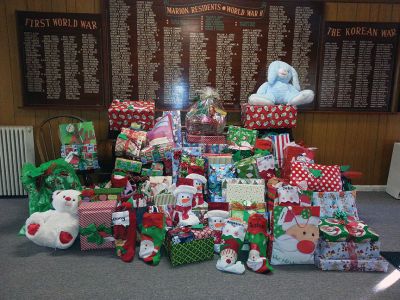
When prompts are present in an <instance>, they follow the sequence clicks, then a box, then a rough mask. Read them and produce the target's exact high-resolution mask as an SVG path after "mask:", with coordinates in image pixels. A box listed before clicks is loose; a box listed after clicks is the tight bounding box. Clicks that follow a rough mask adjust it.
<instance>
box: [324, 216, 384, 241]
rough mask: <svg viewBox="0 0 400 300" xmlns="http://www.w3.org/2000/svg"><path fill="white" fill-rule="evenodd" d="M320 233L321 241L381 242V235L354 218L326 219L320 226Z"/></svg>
mask: <svg viewBox="0 0 400 300" xmlns="http://www.w3.org/2000/svg"><path fill="white" fill-rule="evenodd" d="M319 232H320V236H321V239H323V240H325V241H329V242H340V241H354V242H356V243H366V242H375V241H378V240H379V235H378V234H377V233H376V232H375V231H373V230H372V229H370V228H369V226H368V225H367V224H365V223H364V222H362V221H358V220H356V219H355V218H352V217H344V218H341V219H338V218H324V219H322V220H321V223H320V224H319Z"/></svg>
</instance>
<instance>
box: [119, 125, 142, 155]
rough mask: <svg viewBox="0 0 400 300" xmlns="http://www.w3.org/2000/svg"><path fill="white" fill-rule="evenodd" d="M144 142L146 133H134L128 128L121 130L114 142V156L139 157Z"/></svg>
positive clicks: (134, 131)
mask: <svg viewBox="0 0 400 300" xmlns="http://www.w3.org/2000/svg"><path fill="white" fill-rule="evenodd" d="M145 142H146V132H145V131H136V130H133V129H129V128H122V132H121V133H120V134H119V135H118V137H117V140H116V142H115V155H116V156H129V157H132V158H139V157H140V150H141V149H142V145H144V144H145Z"/></svg>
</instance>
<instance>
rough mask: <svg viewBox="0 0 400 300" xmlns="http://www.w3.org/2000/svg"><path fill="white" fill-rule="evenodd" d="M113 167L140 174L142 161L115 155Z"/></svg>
mask: <svg viewBox="0 0 400 300" xmlns="http://www.w3.org/2000/svg"><path fill="white" fill-rule="evenodd" d="M115 169H117V170H121V171H125V172H131V173H138V174H140V171H141V169H142V163H141V162H140V161H136V160H130V159H124V158H120V157H117V158H116V160H115Z"/></svg>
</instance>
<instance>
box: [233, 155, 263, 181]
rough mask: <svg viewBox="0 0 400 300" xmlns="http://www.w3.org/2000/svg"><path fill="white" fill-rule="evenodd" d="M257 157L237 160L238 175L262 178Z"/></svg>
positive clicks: (240, 176)
mask: <svg viewBox="0 0 400 300" xmlns="http://www.w3.org/2000/svg"><path fill="white" fill-rule="evenodd" d="M256 159H257V158H256V157H255V156H251V157H248V158H245V159H242V160H240V161H238V162H236V163H235V168H236V172H237V176H238V177H239V178H260V175H259V174H258V168H257V160H256Z"/></svg>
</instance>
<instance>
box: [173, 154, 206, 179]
mask: <svg viewBox="0 0 400 300" xmlns="http://www.w3.org/2000/svg"><path fill="white" fill-rule="evenodd" d="M205 162H206V161H205V158H204V157H203V156H193V155H188V154H182V156H181V158H180V162H179V172H178V177H186V176H187V175H189V174H190V173H191V169H192V168H197V169H201V170H202V173H203V174H204V173H205V169H204V168H205Z"/></svg>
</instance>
